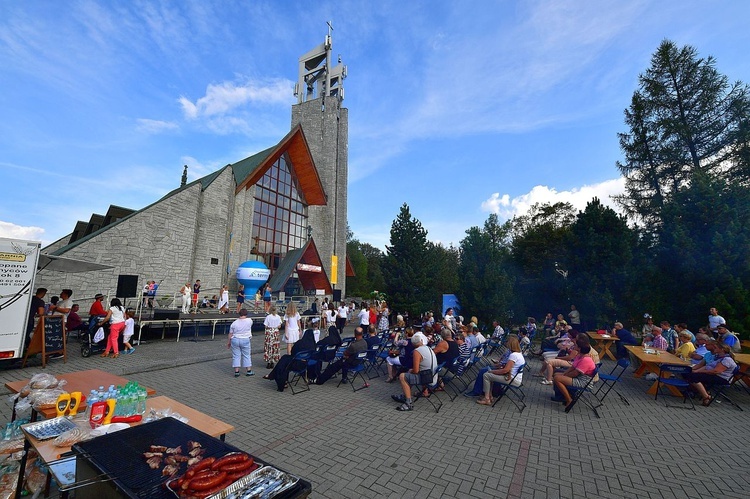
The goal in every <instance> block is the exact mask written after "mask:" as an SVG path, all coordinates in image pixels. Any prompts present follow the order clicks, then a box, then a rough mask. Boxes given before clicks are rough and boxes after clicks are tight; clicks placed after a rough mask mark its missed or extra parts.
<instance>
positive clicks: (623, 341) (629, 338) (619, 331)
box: [612, 322, 638, 359]
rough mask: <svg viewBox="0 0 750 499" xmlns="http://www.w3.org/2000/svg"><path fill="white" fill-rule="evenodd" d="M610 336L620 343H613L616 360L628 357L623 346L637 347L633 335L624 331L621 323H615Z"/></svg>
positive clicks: (636, 341)
mask: <svg viewBox="0 0 750 499" xmlns="http://www.w3.org/2000/svg"><path fill="white" fill-rule="evenodd" d="M612 335H613V336H617V337H618V338H619V339H620V341H616V342H615V347H616V349H617V358H618V359H624V358H627V356H628V351H627V350H626V349H625V345H637V344H638V340H636V339H635V336H633V333H631V332H630V331H628V330H627V329H625V327H624V326H623V325H622V322H615V328H614V329H613V330H612Z"/></svg>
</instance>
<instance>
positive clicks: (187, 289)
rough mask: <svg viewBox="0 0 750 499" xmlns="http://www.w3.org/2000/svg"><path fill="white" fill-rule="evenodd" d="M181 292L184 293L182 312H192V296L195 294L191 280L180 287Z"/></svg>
mask: <svg viewBox="0 0 750 499" xmlns="http://www.w3.org/2000/svg"><path fill="white" fill-rule="evenodd" d="M180 294H181V295H182V313H183V314H187V313H188V312H190V297H191V296H192V294H193V286H192V284H190V282H187V283H185V285H184V286H183V287H182V288H180Z"/></svg>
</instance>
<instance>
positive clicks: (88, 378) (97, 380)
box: [5, 369, 156, 420]
mask: <svg viewBox="0 0 750 499" xmlns="http://www.w3.org/2000/svg"><path fill="white" fill-rule="evenodd" d="M55 377H56V378H57V379H58V380H65V381H66V382H67V383H66V384H65V385H63V387H62V388H63V389H64V390H65V391H66V392H68V393H70V392H81V393H82V394H83V395H85V396H88V394H89V392H90V391H91V390H96V389H97V388H99V387H100V386H103V387H104V388H105V389H106V388H108V387H109V385H115V386H118V385H119V386H125V385H126V384H127V383H128V380H127V379H125V378H122V377H120V376H115V375H114V374H111V373H108V372H105V371H101V370H99V369H89V370H87V371H76V372H72V373H67V374H60V375H56V376H55ZM28 384H29V380H28V379H26V380H22V381H12V382H10V383H5V388H7V389H8V390H10V391H11V392H13V393H18V392H20V391H21V390H23V387H25V386H26V385H28ZM143 388H145V389H146V393H147V394H148V396H149V397H150V396H152V395H154V394H155V393H156V390H154V389H153V388H148V387H146V386H144V387H143ZM37 412H39V414H42V415H43V416H44V417H45V418H54V417H55V416H56V415H57V411H56V410H55V408H54V407H52V408H50V409H42V410H40V411H37ZM32 416H36V415H35V414H32ZM12 419H13V420H14V419H15V405H14V410H13V416H12ZM32 419H34V418H32Z"/></svg>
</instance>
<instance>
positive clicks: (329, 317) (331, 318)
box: [323, 303, 336, 329]
mask: <svg viewBox="0 0 750 499" xmlns="http://www.w3.org/2000/svg"><path fill="white" fill-rule="evenodd" d="M323 306H324V307H325V305H323ZM325 318H326V326H325V327H326V329H328V328H329V327H331V326H333V325H334V324H336V311H335V310H334V309H333V303H329V304H328V307H327V308H326V309H325Z"/></svg>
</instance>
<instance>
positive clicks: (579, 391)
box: [565, 362, 602, 418]
mask: <svg viewBox="0 0 750 499" xmlns="http://www.w3.org/2000/svg"><path fill="white" fill-rule="evenodd" d="M601 365H602V364H601V362H600V363H598V364H597V365H596V369H594V374H592V375H591V379H590V380H589V382H588V383H586V386H584V387H583V388H581V387H577V386H568V387H566V388H567V389H568V392H570V394H571V395H572V397H573V401H572V402H571V403H570V404H568V406H567V407H566V408H565V412H570V411H571V409H573V407H574V406H575V405H576V404H577V403H578V401H579V400H581V399H583V403H584V404H586V405H587V406H588V407H589V408H590V409H591V410H592V411H594V414H595V415H596V417H597V418H599V417H601V416H599V411H597V410H596V409H597V407H599V406H598V405H597V406H594V404H593V403H592V402H591V401H590V400H589V399H588V395H589V394H590V393H591V385H593V384H594V378H596V375H597V374H599V368H600V367H601Z"/></svg>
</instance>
